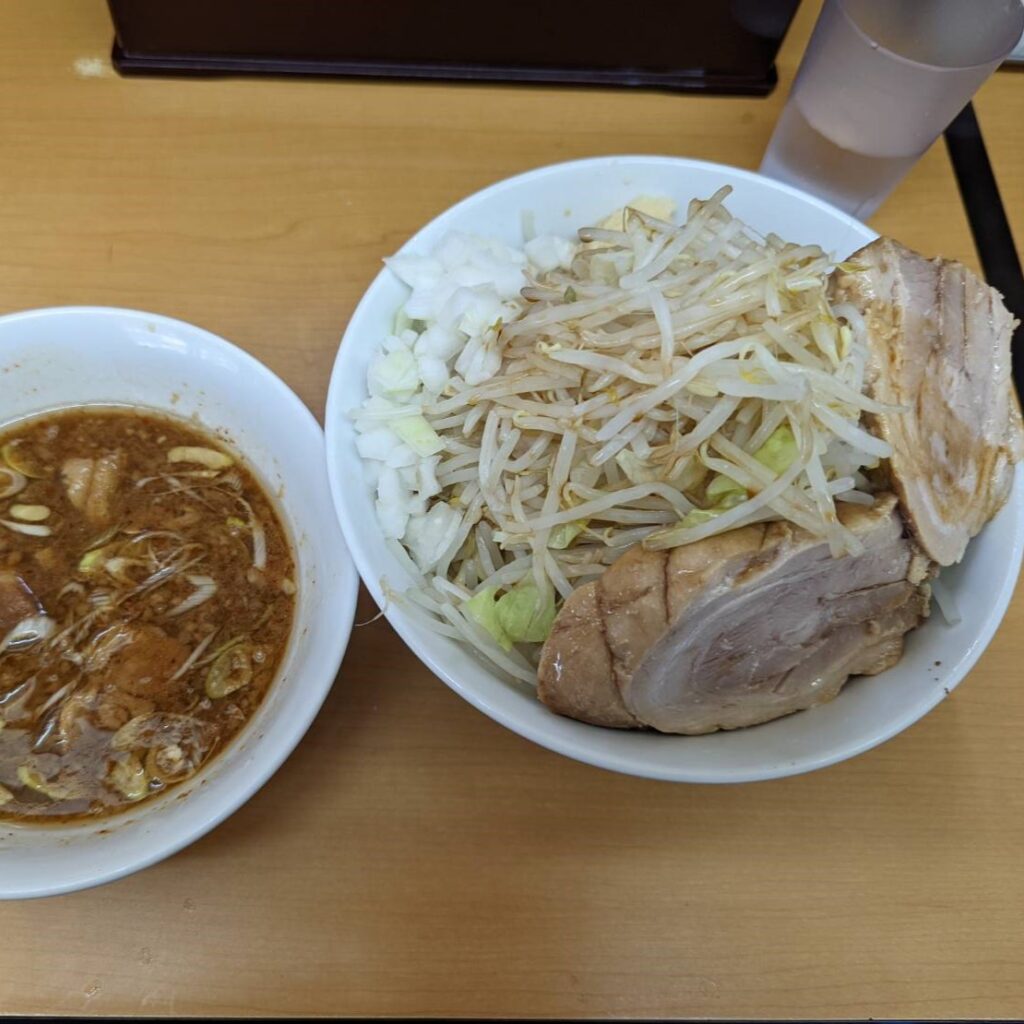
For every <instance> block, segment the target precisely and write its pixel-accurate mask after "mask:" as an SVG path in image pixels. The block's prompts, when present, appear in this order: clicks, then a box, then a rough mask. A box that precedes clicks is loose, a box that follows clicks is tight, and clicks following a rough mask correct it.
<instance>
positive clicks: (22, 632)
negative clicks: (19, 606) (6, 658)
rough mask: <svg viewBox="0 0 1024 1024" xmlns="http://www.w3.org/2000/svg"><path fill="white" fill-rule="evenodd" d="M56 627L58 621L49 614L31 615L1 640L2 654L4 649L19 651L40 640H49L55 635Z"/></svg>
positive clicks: (0, 652) (12, 628)
mask: <svg viewBox="0 0 1024 1024" xmlns="http://www.w3.org/2000/svg"><path fill="white" fill-rule="evenodd" d="M56 628H57V626H56V623H55V622H54V621H53V619H51V618H50V617H49V616H48V615H31V616H29V617H28V618H27V619H22V620H21V622H19V623H17V625H15V626H13V627H11V630H10V631H9V632H8V634H7V635H6V636H5V637H4V638H3V640H0V654H3V653H4V651H11V652H12V653H17V652H18V651H22V650H24V649H25V648H26V647H31V646H32V645H33V644H36V643H38V642H39V641H40V640H47V639H49V638H50V637H51V636H53V632H54V630H55V629H56Z"/></svg>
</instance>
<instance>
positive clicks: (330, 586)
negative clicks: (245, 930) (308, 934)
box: [0, 305, 359, 901]
mask: <svg viewBox="0 0 1024 1024" xmlns="http://www.w3.org/2000/svg"><path fill="white" fill-rule="evenodd" d="M67 316H88V317H97V318H101V317H102V318H111V319H122V320H127V321H132V322H144V323H157V324H162V325H164V326H166V327H168V328H169V329H171V330H174V331H179V332H183V333H184V334H186V335H188V336H191V337H192V338H195V339H197V340H198V341H199V343H200V344H203V345H206V346H211V347H212V348H214V349H217V350H219V351H222V352H226V353H228V354H229V355H230V356H231V357H232V358H233V359H235V360H237V361H238V362H239V363H241V365H242V366H243V368H244V369H245V370H246V372H247V373H251V374H252V375H254V376H255V377H258V378H259V379H260V381H261V384H262V387H264V388H269V389H271V390H273V391H274V392H276V394H277V395H278V397H279V399H280V402H281V405H282V407H283V408H287V409H288V417H289V422H291V423H294V424H295V425H296V428H299V427H301V429H303V430H305V431H311V432H312V436H318V438H319V441H318V445H319V447H320V450H321V451H323V450H325V447H326V444H325V441H324V432H323V429H322V428H321V426H320V424H319V423H318V422H317V419H316V417H315V416H314V415H313V413H312V412H311V410H310V409H309V408H308V406H306V404H305V403H304V402H303V401H302V399H300V398H299V396H298V395H297V394H296V393H295V392H294V391H293V390H292V389H291V388H290V387H289V386H288V385H287V384H286V383H285V382H284V381H283V380H282V379H281V378H280V377H279V376H278V375H277V374H275V373H274V372H273V371H272V370H271V369H270V368H269V367H267V366H266V365H264V364H263V363H261V362H260V361H259V360H258V359H257V358H256V357H255V356H253V355H251V354H250V353H249V352H246V351H245V349H243V348H241V347H239V346H238V345H236V344H234V343H233V342H230V341H228V340H227V339H226V338H223V337H221V336H220V335H218V334H215V333H214V332H212V331H210V330H207V329H206V328H204V327H200V326H198V325H197V324H193V323H190V322H189V321H187V320H181V319H179V318H176V317H171V316H166V315H165V314H162V313H150V312H146V311H144V310H139V309H130V308H124V307H119V306H92V305H70V306H44V307H39V308H33V309H25V310H17V311H15V312H12V313H6V314H3V315H0V332H2V331H3V329H4V327H5V325H6V324H9V323H12V322H22V321H31V320H60V319H63V318H65V317H67ZM3 346H4V341H3V339H2V337H0V359H2V356H3ZM142 407H144V408H147V409H152V410H153V411H154V412H157V413H160V412H166V413H167V414H168V415H170V416H175V417H176V418H178V419H181V415H180V413H176V412H175V411H174V410H173V409H170V408H168V409H162V408H161V406H159V405H146V404H143V406H142ZM53 408H54V409H56V408H61V409H66V408H68V406H66V405H63V406H60V407H57V406H54V407H53ZM42 414H45V410H43V412H42ZM33 415H37V414H33ZM8 422H9V423H16V422H18V420H17V419H14V420H3V421H0V423H8ZM0 429H2V425H0ZM239 450H240V454H242V455H245V452H244V451H243V450H241V448H239ZM314 464H315V460H311V463H310V465H311V466H313V465H314ZM321 468H322V467H321ZM324 482H325V483H327V484H328V491H329V481H327V480H326V476H325V477H324ZM280 514H282V516H284V515H285V513H284V512H283V511H281V513H280ZM289 526H290V524H289ZM292 532H294V530H293V531H292ZM334 546H335V547H336V557H337V569H338V572H337V573H336V574H335V576H334V578H329V577H325V579H324V582H323V592H324V595H325V598H324V599H325V603H328V604H331V605H333V606H336V608H335V611H334V612H332V613H331V620H332V622H333V623H334V624H335V626H336V628H335V629H334V631H333V634H334V635H333V637H331V638H329V639H328V641H327V642H328V643H329V644H330V645H331V657H330V666H331V673H330V675H328V674H327V670H326V667H325V669H324V673H323V674H324V680H323V682H316V685H313V684H312V683H310V684H307V685H309V686H310V688H311V692H310V694H309V696H308V699H307V700H305V701H303V703H302V706H301V709H298V710H297V712H296V714H295V717H294V720H293V723H292V725H291V728H290V729H289V730H288V732H287V733H286V734H284V735H283V736H282V737H280V738H279V739H278V741H277V744H276V746H275V747H274V748H273V750H272V753H264V754H261V755H260V756H252V754H251V756H252V768H251V771H249V772H246V773H245V774H244V776H240V777H239V780H238V782H237V783H236V784H235V785H233V786H231V787H230V789H228V790H226V791H225V794H224V795H223V796H222V797H221V799H220V800H218V801H216V802H211V803H212V806H210V807H209V808H204V807H203V805H202V804H201V803H198V802H197V803H195V804H192V802H191V801H189V802H188V803H189V805H190V806H196V807H199V808H200V811H201V813H199V814H197V816H196V818H195V821H194V823H193V824H192V825H190V826H187V827H185V828H183V829H181V830H180V831H178V832H176V833H175V834H174V835H173V836H172V837H170V838H169V839H167V840H166V841H158V840H154V841H153V849H152V850H150V851H149V852H145V853H140V854H138V855H136V856H134V857H130V858H125V859H124V860H123V861H121V862H116V863H112V864H110V865H109V866H106V867H104V868H103V869H102V870H99V871H96V872H93V873H91V874H90V875H89V876H88V877H87V878H79V877H75V878H72V879H70V880H68V881H62V882H57V883H55V884H50V883H41V884H37V885H22V886H20V887H19V888H17V889H15V888H12V887H9V886H5V885H4V882H3V880H2V876H0V901H3V900H9V899H10V900H14V899H36V898H41V897H46V896H59V895H64V894H66V893H70V892H79V891H82V890H85V889H91V888H95V887H97V886H100V885H106V884H108V883H110V882H114V881H117V880H118V879H120V878H124V877H126V876H128V875H133V874H136V873H137V872H139V871H143V870H145V869H146V868H149V867H152V866H153V865H154V864H157V863H159V862H161V861H163V860H166V859H167V858H169V857H172V856H173V855H174V854H176V853H179V852H181V850H183V849H185V848H186V847H187V846H190V845H191V844H192V843H195V842H196V841H198V840H199V839H201V838H202V837H203V836H205V835H206V834H207V833H209V832H211V831H212V830H213V829H215V828H216V827H217V826H218V825H220V824H222V823H223V822H224V821H226V820H227V819H228V818H229V817H231V816H232V815H233V814H235V813H236V812H237V811H238V810H240V809H241V808H242V807H243V806H244V805H245V804H246V803H248V802H249V800H251V799H252V797H253V796H255V794H256V793H257V792H258V791H259V790H260V789H262V788H263V787H264V786H265V785H266V784H267V782H269V781H270V779H271V778H272V777H273V776H274V775H275V774H276V773H277V771H278V770H279V769H280V768H281V766H282V765H283V764H284V762H285V761H286V760H287V759H288V758H289V757H290V756H291V755H292V753H293V752H294V751H295V749H296V748H297V747H298V745H299V744H300V743H301V742H302V739H303V738H304V736H305V735H306V733H307V732H308V730H309V728H310V726H311V725H312V724H313V721H314V719H315V718H316V716H317V715H318V714H319V712H320V709H321V707H322V706H323V703H324V701H325V700H326V699H327V696H328V695H329V693H330V692H331V689H332V688H333V686H334V683H335V680H336V679H337V676H338V672H339V669H340V667H341V663H342V660H343V658H344V655H345V651H346V650H347V648H348V643H349V639H350V636H351V632H352V628H353V625H354V622H355V614H356V600H357V597H358V592H359V575H358V573H357V571H356V568H355V563H354V561H353V559H352V556H351V553H350V552H349V549H348V546H347V545H346V544H345V542H344V539H343V538H342V537H341V536H340V535H339V536H338V537H337V543H336V545H334ZM337 613H340V614H337ZM297 626H298V622H296V624H295V627H293V634H294V630H295V628H296V627H297ZM323 664H324V665H325V666H326V665H327V662H326V660H325V661H324V662H323ZM311 675H313V673H312V672H310V671H309V670H307V672H305V673H304V677H305V678H307V679H308V678H309V677H310V676H311ZM314 682H315V678H314ZM272 685H273V684H272ZM262 739H263V737H262V736H257V737H255V738H254V739H253V742H252V747H251V752H255V751H256V750H257V749H259V746H260V743H261V742H262ZM232 745H233V744H229V746H228V748H227V749H228V750H230V749H231V746H232ZM222 753H223V752H222ZM215 791H216V787H215V786H214V785H211V787H210V788H209V789H208V790H207V792H215ZM156 813H159V812H158V811H157V812H156ZM120 817H121V816H120V815H114V816H112V817H110V818H104V819H102V821H103V822H109V823H111V827H112V828H116V827H117V825H118V822H119V819H120ZM89 824H90V822H88V821H87V820H86V821H79V822H70V823H67V824H66V825H60V824H56V825H42V826H33V825H19V824H17V823H16V822H11V823H5V827H8V826H10V827H12V828H14V829H17V830H26V831H27V830H31V831H33V832H49V833H51V834H52V835H53V836H54V837H55V838H56V839H57V840H58V841H59V839H60V837H61V836H66V835H68V834H69V833H70V832H71V831H73V830H76V829H79V830H80V829H82V828H83V827H87V826H88V825H89Z"/></svg>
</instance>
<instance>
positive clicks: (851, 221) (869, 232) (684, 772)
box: [325, 153, 1024, 784]
mask: <svg viewBox="0 0 1024 1024" xmlns="http://www.w3.org/2000/svg"><path fill="white" fill-rule="evenodd" d="M635 162H641V163H643V164H646V165H647V166H658V165H661V166H663V167H665V168H666V169H667V170H676V171H685V170H691V169H695V168H697V169H701V170H707V171H714V172H717V173H720V174H723V175H726V176H728V178H730V179H732V180H733V181H736V180H739V181H744V182H750V183H754V184H756V185H758V186H767V187H769V188H770V189H772V190H776V191H778V192H781V193H783V194H786V195H789V196H790V197H792V198H796V199H799V200H800V201H801V202H803V203H805V204H807V205H810V206H812V207H815V208H816V209H817V210H819V211H821V212H823V213H827V214H828V215H829V216H830V217H832V218H834V219H837V220H839V221H842V222H845V223H846V225H847V226H848V227H850V228H851V229H854V230H855V231H856V232H857V234H858V236H859V237H866V236H870V237H871V238H877V237H878V233H877V232H876V231H874V230H873V229H872V228H870V227H869V226H867V225H865V224H863V223H862V222H860V221H858V220H856V218H854V217H851V216H850V215H849V214H847V213H845V212H844V211H842V210H839V209H838V208H836V207H834V206H832V205H831V204H830V203H827V202H825V201H824V200H822V199H819V198H818V197H816V196H812V195H810V194H808V193H806V192H804V191H803V190H801V189H799V188H796V187H794V186H792V185H788V184H786V183H784V182H779V181H775V180H774V179H772V178H768V177H766V176H764V175H761V174H759V173H757V172H755V171H749V170H745V169H743V168H737V167H733V166H730V165H728V164H721V163H717V162H714V161H708V160H696V159H691V158H688V157H677V156H665V155H657V154H642V153H633V154H610V155H607V156H597V157H586V158H583V159H578V160H568V161H564V162H560V163H555V164H547V165H544V166H541V167H536V168H533V169H531V170H528V171H525V172H522V173H520V174H516V175H513V176H511V177H508V178H503V179H501V180H500V181H496V182H494V183H492V184H490V185H487V186H485V187H484V188H481V189H479V190H477V191H476V192H473V193H471V194H470V195H468V196H465V197H464V198H463V199H460V200H459V201H458V202H457V203H455V204H453V205H452V206H450V207H448V208H447V209H445V210H443V211H442V212H440V213H439V214H437V215H436V216H435V217H433V218H431V219H430V220H429V221H428V222H427V223H426V224H424V225H423V226H422V227H420V228H419V229H418V230H417V231H416V232H415V233H414V234H413V235H411V236H410V237H409V238H408V239H407V240H406V241H405V242H403V244H402V245H401V246H400V247H399V248H398V250H397V253H407V252H410V251H412V250H415V248H416V246H417V245H418V244H419V241H420V239H421V238H422V237H423V236H424V235H428V234H430V233H431V232H433V231H436V230H437V228H438V226H439V225H441V224H443V222H445V221H448V220H449V219H452V218H454V217H455V216H456V215H457V214H459V213H461V212H463V211H465V210H466V208H467V207H470V206H472V205H475V204H477V203H480V202H482V201H486V200H487V199H489V198H491V197H492V196H496V195H499V194H500V193H502V192H505V191H510V190H514V189H515V188H516V187H518V186H520V185H522V184H525V183H527V182H534V181H537V180H540V179H542V178H544V177H547V176H549V175H557V174H564V173H567V172H573V171H577V172H581V173H585V172H587V171H590V170H596V169H606V168H608V167H610V166H615V165H628V164H630V163H635ZM865 244H866V242H865ZM389 274H390V271H389V270H388V269H387V268H386V267H383V268H382V269H381V270H380V271H379V272H378V273H377V275H376V276H375V277H374V279H373V281H372V282H370V284H369V285H368V286H367V288H366V291H365V292H364V293H363V295H362V297H361V299H360V301H359V303H358V304H357V306H356V308H355V310H354V311H353V313H352V315H351V317H350V318H349V321H348V324H347V325H346V327H345V331H344V333H343V335H342V338H341V342H340V344H339V348H338V352H337V354H336V357H335V362H334V367H333V370H332V373H331V379H330V386H329V389H328V395H327V407H326V414H325V437H326V451H327V472H328V477H329V479H330V484H331V495H332V498H333V499H334V507H335V511H336V513H337V516H338V521H339V523H340V524H341V528H342V532H343V533H344V535H345V539H346V543H347V544H348V546H349V550H350V552H351V554H352V558H353V560H354V561H355V564H356V567H357V568H358V570H359V574H360V576H361V577H362V579H363V583H364V585H365V586H366V587H367V589H368V590H369V591H370V593H371V595H372V596H373V598H374V600H375V601H376V602H377V604H378V606H380V607H381V609H382V611H383V613H384V615H385V617H386V618H387V620H388V621H389V623H390V624H391V626H392V628H393V629H394V630H395V631H396V632H397V633H398V634H399V636H400V637H401V638H402V640H403V641H404V642H405V644H406V645H407V646H408V647H409V649H410V650H411V651H412V653H413V654H414V655H415V656H416V657H417V658H418V659H419V660H420V661H421V662H423V664H424V665H426V666H427V668H428V669H430V671H431V672H433V674H434V675H436V676H437V677H438V678H439V679H441V680H442V682H444V683H445V684H446V685H447V686H449V687H450V688H451V689H452V690H454V691H455V692H456V693H457V694H458V695H459V696H460V697H462V698H463V699H464V700H466V701H468V702H469V703H470V704H471V705H472V706H473V707H475V708H476V709H477V710H479V711H482V712H483V713H484V714H485V715H487V716H488V717H489V718H491V719H492V720H493V721H495V722H497V723H498V724H500V725H502V726H504V727H505V728H507V729H509V730H510V731H512V732H514V733H516V734H517V735H519V736H522V737H524V738H525V739H528V740H531V741H532V742H534V743H537V744H538V745H539V746H542V747H544V748H546V749H548V750H551V751H554V752H555V753H558V754H562V755H564V756H566V757H570V758H572V759H574V760H577V761H581V762H583V763H585V764H590V765H593V766H594V767H597V768H603V769H605V770H608V771H614V772H619V773H622V774H626V775H632V776H636V777H639V778H649V779H656V780H660V781H665V782H688V783H710V784H727V783H741V782H761V781H769V780H772V779H778V778H786V777H789V776H795V775H802V774H805V773H807V772H811V771H817V770H819V769H821V768H826V767H829V766H830V765H834V764H838V763H840V762H842V761H846V760H849V759H851V758H853V757H857V756H858V755H860V754H863V753H864V752H866V751H868V750H871V749H872V748H874V747H876V746H879V745H881V744H882V743H885V742H887V741H888V740H890V739H892V738H893V737H894V736H897V735H898V734H899V733H901V732H903V731H905V730H906V729H907V728H909V727H910V726H911V725H913V724H914V723H915V722H916V721H918V720H919V719H921V718H923V717H924V716H925V715H927V714H928V712H929V711H931V710H932V709H933V708H934V707H935V706H936V705H938V704H939V703H941V702H942V701H943V700H944V699H945V698H946V697H947V696H948V695H949V693H950V692H952V690H953V689H954V688H955V687H956V686H957V685H958V684H959V683H960V682H961V681H962V680H963V679H964V677H965V676H966V675H967V673H968V672H969V671H970V670H971V669H972V668H973V667H974V665H975V664H976V663H977V661H978V659H979V658H980V657H981V655H982V653H983V652H984V650H985V648H986V647H987V646H988V644H989V642H990V641H991V639H992V637H993V636H994V634H995V632H996V630H997V629H998V628H999V626H1000V624H1001V623H1002V620H1003V618H1004V616H1005V614H1006V609H1007V607H1008V606H1009V603H1010V601H1011V599H1012V597H1013V593H1014V590H1015V587H1016V582H1017V577H1018V574H1019V572H1020V566H1021V561H1022V558H1024V517H1022V518H1020V520H1019V521H1018V524H1017V529H1016V531H1015V533H1014V534H1013V546H1012V549H1011V550H1010V551H1009V552H1008V558H1007V561H1006V564H1007V573H1006V575H1005V576H1004V578H1003V580H1002V583H1001V586H1000V588H999V591H998V594H997V596H996V599H995V601H994V603H993V608H992V612H991V613H990V614H989V616H988V617H987V619H986V620H985V622H984V627H983V629H981V630H980V631H979V633H978V634H976V636H975V637H974V638H973V640H972V642H971V644H970V645H969V646H968V648H967V649H966V650H965V651H964V652H963V653H962V655H961V656H960V657H959V658H958V659H957V660H956V662H955V664H954V665H951V666H950V667H949V668H948V670H947V672H946V673H945V674H944V676H943V683H944V689H943V688H939V689H937V691H936V692H935V693H934V694H931V695H930V696H929V697H928V698H927V699H924V700H922V701H920V702H919V703H918V704H916V705H914V706H913V707H912V708H910V709H908V710H907V711H906V712H905V713H904V714H902V715H900V716H898V717H896V718H894V719H890V720H887V721H886V722H885V724H884V726H882V727H879V728H873V729H869V730H864V735H863V736H861V737H860V738H859V739H858V740H856V741H851V742H850V743H848V744H843V745H838V746H836V747H834V748H833V749H832V750H830V751H827V752H821V753H818V754H811V755H808V754H801V755H799V756H798V757H797V758H796V760H795V761H786V762H781V761H780V762H779V763H778V764H777V765H776V766H774V767H771V768H765V769H759V770H753V769H745V768H741V769H736V770H733V771H730V770H727V769H720V768H715V769H713V770H711V771H708V772H706V773H702V772H700V771H695V770H693V769H692V768H682V769H674V768H673V767H672V766H665V765H657V764H650V763H641V761H640V759H639V758H637V757H636V756H629V755H626V754H621V753H617V752H615V751H614V750H600V749H598V748H597V747H596V746H594V745H590V744H581V743H579V742H578V741H576V740H574V739H573V738H572V737H571V736H569V735H568V734H563V733H560V732H559V731H558V729H557V728H556V727H555V726H554V725H552V727H551V728H550V729H549V728H545V725H544V724H538V723H534V722H529V721H524V720H523V719H521V718H520V717H519V716H518V715H517V714H516V713H515V712H514V711H511V712H510V711H507V710H506V709H505V708H502V707H499V706H496V705H495V704H494V703H492V702H491V701H490V700H488V698H487V697H486V696H484V695H481V694H480V693H478V692H477V691H476V690H475V688H474V687H473V686H472V685H468V686H467V685H466V684H465V683H463V682H462V681H461V680H460V679H459V678H458V677H457V676H456V675H455V674H454V673H453V672H452V671H451V670H450V669H449V668H448V667H447V665H446V664H445V662H444V659H443V658H441V657H438V656H436V655H435V653H434V652H433V651H432V650H431V649H429V648H425V647H423V646H422V645H421V643H420V640H419V637H418V636H417V634H416V630H415V628H414V626H413V624H412V623H410V622H409V621H408V620H407V619H406V618H405V617H404V616H402V615H401V614H400V613H397V610H396V609H394V607H393V605H391V604H390V603H389V602H387V601H384V600H382V597H383V594H382V590H381V586H380V580H379V578H378V573H377V572H376V571H375V567H374V565H373V564H372V560H371V558H370V556H369V553H368V552H367V551H366V550H365V549H364V547H363V544H362V540H361V536H360V527H359V525H358V523H357V521H356V514H355V509H354V507H350V505H349V503H348V500H347V498H346V488H344V487H343V486H342V482H341V480H340V479H339V475H338V474H339V472H340V470H339V464H338V459H337V458H336V457H335V456H336V453H338V452H339V451H340V450H341V449H342V437H341V435H340V423H341V418H342V417H343V416H344V415H345V410H344V409H342V408H341V390H342V385H341V381H342V378H343V377H345V376H346V375H347V373H348V365H347V364H348V362H349V361H350V360H352V359H354V358H355V355H354V353H355V348H356V345H355V344H353V343H349V338H350V336H352V337H354V329H355V327H356V326H357V325H358V323H359V321H360V319H361V315H362V314H363V313H364V311H365V310H366V309H368V308H369V307H371V306H372V304H373V303H374V301H375V293H376V292H377V290H378V289H379V288H380V287H381V286H382V282H384V281H386V280H387V279H388V275H389ZM346 350H348V351H349V352H350V353H352V354H350V355H349V354H346ZM1011 502H1012V503H1016V504H1024V473H1021V472H1017V473H1015V475H1014V485H1013V488H1012V491H1011V494H1010V497H1009V499H1008V503H1011ZM592 728H599V727H592ZM669 739H671V737H669Z"/></svg>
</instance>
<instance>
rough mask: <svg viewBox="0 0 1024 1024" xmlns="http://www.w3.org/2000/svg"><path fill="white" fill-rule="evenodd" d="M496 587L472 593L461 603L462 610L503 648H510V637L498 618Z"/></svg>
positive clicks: (508, 649)
mask: <svg viewBox="0 0 1024 1024" xmlns="http://www.w3.org/2000/svg"><path fill="white" fill-rule="evenodd" d="M497 593H498V589H497V587H488V588H487V589H486V590H481V591H480V593H479V594H474V595H473V596H472V597H471V598H470V599H469V600H468V601H464V602H463V604H462V610H463V611H464V612H465V613H466V614H467V615H468V616H469V617H470V618H471V619H472V620H473V621H474V622H475V623H476V624H477V625H478V626H481V627H482V628H483V629H485V630H486V631H487V632H488V633H489V634H490V635H491V636H492V637H494V639H495V640H496V641H497V642H498V644H499V645H500V646H501V647H502V649H503V650H506V651H510V650H512V639H511V637H510V636H509V635H508V633H506V632H505V628H504V627H503V626H502V624H501V620H500V619H499V618H498V606H497V601H496V596H497Z"/></svg>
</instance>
